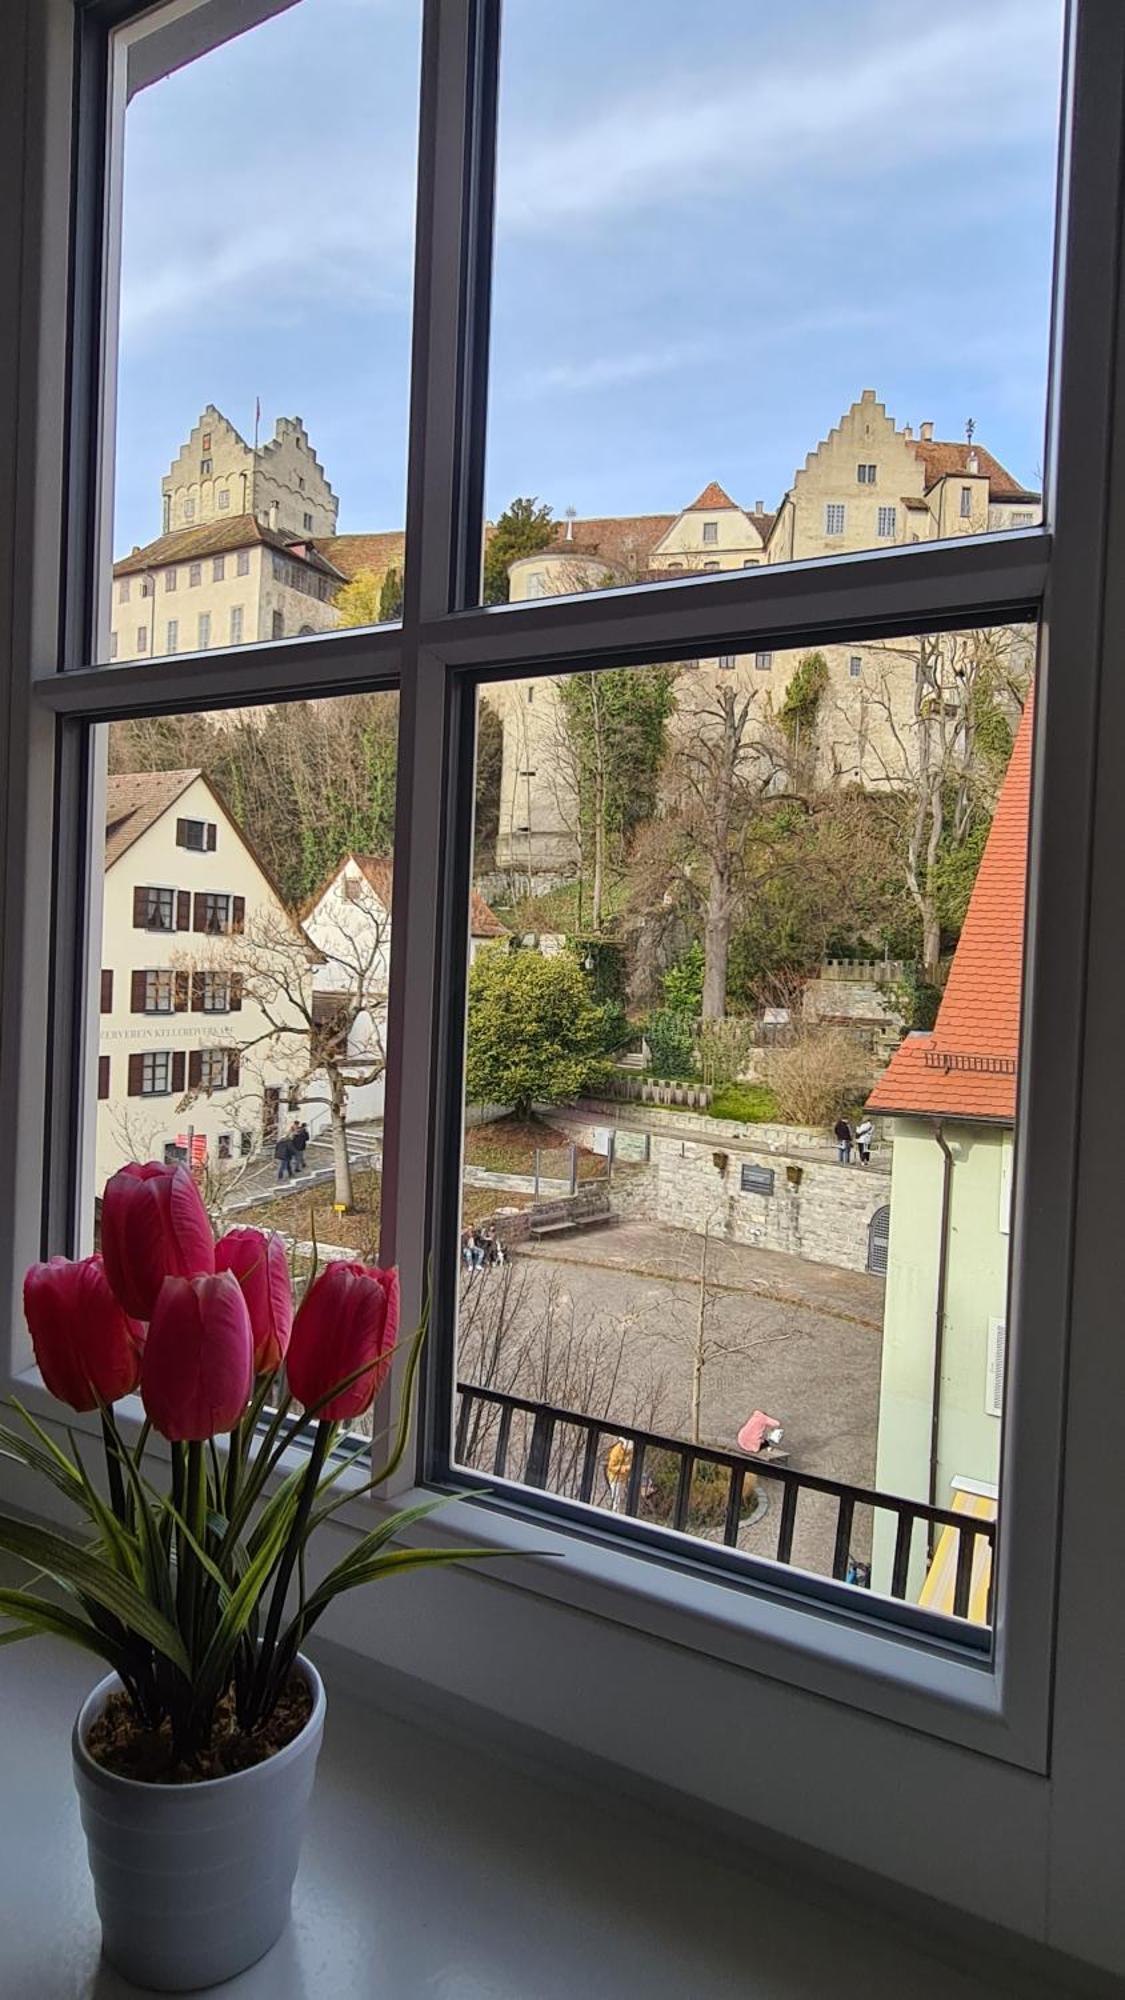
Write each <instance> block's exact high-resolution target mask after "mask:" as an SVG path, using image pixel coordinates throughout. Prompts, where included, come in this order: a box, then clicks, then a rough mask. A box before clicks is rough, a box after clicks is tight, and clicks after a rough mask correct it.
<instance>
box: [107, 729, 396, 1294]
mask: <svg viewBox="0 0 1125 2000" xmlns="http://www.w3.org/2000/svg"><path fill="white" fill-rule="evenodd" d="M397 734H398V712H397V698H396V697H395V696H394V695H391V694H369V695H362V696H349V697H346V698H340V699H337V700H332V701H321V702H309V703H304V702H301V703H294V704H293V705H291V706H288V707H276V708H271V709H257V710H253V711H250V712H249V713H248V712H246V711H241V712H239V711H229V712H226V713H218V714H215V715H205V716H199V715H190V716H186V715H185V716H175V715H173V716H162V717H160V718H158V719H152V720H147V721H136V722H129V723H121V724H113V725H111V726H110V727H109V728H108V730H106V729H102V730H101V731H100V732H99V738H98V746H97V754H98V755H99V756H103V757H105V758H106V759H107V760H108V767H109V771H108V777H107V780H106V784H107V802H106V844H105V877H104V902H103V921H102V935H101V942H100V945H99V946H98V950H99V951H100V954H101V956H100V959H99V966H100V969H101V981H100V997H101V999H102V1001H103V1011H101V1012H100V1013H99V1015H98V1017H97V1035H98V1040H97V1052H98V1057H99V1064H100V1077H99V1082H100V1091H99V1101H98V1103H97V1110H96V1124H95V1121H94V1119H93V1118H92V1119H91V1128H92V1129H96V1134H97V1138H96V1160H94V1161H92V1162H90V1163H89V1171H90V1177H91V1181H92V1185H93V1187H94V1189H95V1190H96V1193H97V1194H98V1195H100V1193H101V1190H102V1188H103V1186H104V1184H105V1181H106V1180H107V1178H108V1177H109V1175H110V1174H112V1173H114V1172H115V1171H116V1170H117V1169H118V1168H119V1167H121V1166H123V1165H124V1164H125V1163H126V1161H128V1160H131V1159H136V1160H148V1159H154V1160H162V1159H165V1158H167V1159H179V1158H182V1159H184V1160H185V1161H187V1160H189V1159H190V1161H191V1163H192V1167H193V1170H194V1171H195V1173H196V1175H197V1178H198V1180H199V1185H200V1187H201V1190H202V1192H203V1194H204V1197H205V1199H206V1201H207V1204H208V1207H209V1208H210V1210H211V1212H212V1215H213V1217H214V1219H215V1222H216V1225H217V1226H219V1227H225V1226H230V1225H231V1224H232V1223H235V1222H237V1223H239V1224H259V1225H260V1226H261V1227H262V1228H268V1229H277V1230H280V1231H281V1232H282V1233H283V1234H284V1236H285V1237H286V1239H287V1241H288V1242H289V1244H290V1247H291V1250H292V1255H293V1260H294V1265H295V1268H296V1270H297V1271H298V1273H299V1274H300V1273H304V1272H306V1271H307V1270H308V1269H309V1266H310V1263H311V1255H312V1252H311V1244H312V1239H313V1237H314V1235H315V1238H316V1241H317V1243H318V1246H319V1255H320V1258H321V1261H322V1262H323V1261H324V1260H325V1259H328V1260H331V1259H333V1258H339V1257H361V1258H363V1259H364V1260H368V1261H373V1260H374V1259H375V1256H376V1252H377V1248H378V1241H379V1214H380V1191H381V1163H382V1122H383V1088H384V1083H383V1075H384V1065H385V1058H386V1001H387V984H388V979H389V972H390V953H391V898H392V885H393V864H392V859H391V852H392V849H391V842H392V831H393V823H394V792H395V756H396V748H397ZM236 801H237V805H236V804H235V802H236ZM199 835H202V836H203V837H202V838H199ZM310 939H311V941H312V943H313V944H314V945H315V947H316V951H317V956H316V958H315V961H314V960H313V959H312V957H311V955H310V949H309V941H310ZM105 1003H108V1004H105ZM93 1089H94V1078H93V1076H92V1075H91V1077H90V1079H89V1090H90V1092H91V1096H92V1093H93ZM279 1147H280V1149H281V1150H280V1152H279V1151H278V1148H279Z"/></svg>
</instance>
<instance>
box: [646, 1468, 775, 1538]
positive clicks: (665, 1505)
mask: <svg viewBox="0 0 1125 2000" xmlns="http://www.w3.org/2000/svg"><path fill="white" fill-rule="evenodd" d="M644 1475H645V1496H644V1500H643V1503H642V1506H641V1514H642V1517H647V1518H648V1519H650V1520H655V1521H661V1522H664V1523H665V1524H666V1525H667V1526H671V1522H672V1513H673V1510H674V1508H675V1505H676V1488H677V1486H678V1484H679V1478H680V1461H679V1459H678V1457H677V1456H676V1454H675V1453H674V1452H670V1451H647V1452H646V1453H645V1466H644ZM756 1487H757V1481H756V1479H755V1476H754V1474H753V1472H751V1471H750V1470H749V1469H747V1471H746V1474H745V1476H744V1478H743V1482H742V1502H741V1505H740V1507H739V1510H738V1512H739V1520H740V1521H745V1519H746V1518H747V1516H748V1515H749V1514H752V1513H753V1511H754V1508H755V1506H756V1505H757V1491H756ZM729 1496H730V1473H729V1472H728V1471H727V1469H726V1466H725V1465H710V1464H708V1462H707V1461H706V1460H703V1461H702V1462H700V1461H698V1460H697V1462H696V1464H695V1465H694V1466H693V1467H692V1473H691V1491H690V1495H689V1498H688V1514H687V1520H686V1521H685V1522H684V1527H683V1532H684V1533H686V1534H690V1535H707V1534H709V1533H713V1532H714V1531H715V1530H716V1529H718V1530H719V1531H720V1533H721V1531H722V1529H723V1527H724V1525H725V1523H726V1518H727V1501H728V1499H729Z"/></svg>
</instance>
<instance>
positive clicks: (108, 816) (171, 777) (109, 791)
mask: <svg viewBox="0 0 1125 2000" xmlns="http://www.w3.org/2000/svg"><path fill="white" fill-rule="evenodd" d="M202 776H203V773H202V771H201V770H199V769H198V768H196V769H195V770H192V771H112V772H111V773H110V775H109V777H108V778H107V779H106V784H105V865H106V867H107V868H112V867H113V864H114V862H115V861H120V859H121V856H122V855H123V854H124V853H126V852H127V850H128V849H129V848H130V847H132V845H133V842H134V841H135V840H139V839H140V837H141V835H142V833H147V832H148V829H149V827H150V826H155V824H156V822H157V820H158V819H159V818H160V816H161V814H162V813H166V812H167V810H168V808H169V806H171V805H174V804H175V802H176V800H177V799H178V798H179V797H180V796H181V794H182V793H184V792H186V791H187V788H188V786H189V785H194V783H195V781H196V779H197V778H201V777H202Z"/></svg>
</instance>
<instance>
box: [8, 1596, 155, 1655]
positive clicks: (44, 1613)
mask: <svg viewBox="0 0 1125 2000" xmlns="http://www.w3.org/2000/svg"><path fill="white" fill-rule="evenodd" d="M0 1612H2V1613H3V1614H4V1616H5V1617H7V1618H18V1619H19V1621H20V1624H21V1625H22V1626H24V1627H25V1628H26V1629H25V1630H23V1631H17V1632H0V1646H10V1645H13V1644H14V1643H15V1641H16V1640H17V1639H31V1638H37V1637H40V1636H41V1635H42V1634H44V1633H48V1634H50V1635H51V1636H52V1637H54V1638H57V1639H67V1640H69V1641H70V1644H71V1645H72V1646H81V1647H82V1648H83V1650H84V1651H85V1652H87V1653H96V1654H97V1655H98V1657H99V1658H100V1659H103V1660H106V1661H107V1662H108V1663H109V1665H110V1666H111V1667H112V1668H113V1669H114V1671H115V1672H116V1673H120V1672H121V1669H122V1667H126V1668H127V1664H128V1663H127V1659H126V1654H125V1650H124V1647H121V1646H115V1645H114V1643H113V1641H112V1640H111V1639H108V1638H106V1637H105V1636H104V1635H103V1634H101V1633H99V1632H96V1631H95V1630H94V1628H93V1626H92V1625H87V1624H86V1622H85V1620H84V1619H82V1618H76V1617H75V1616H74V1613H73V1612H71V1611H64V1610H63V1609H62V1608H61V1607H60V1606H59V1605H57V1604H48V1603H47V1601H46V1600H45V1599H44V1598H42V1597H34V1596H33V1595H32V1593H31V1592H30V1591H27V1590H0Z"/></svg>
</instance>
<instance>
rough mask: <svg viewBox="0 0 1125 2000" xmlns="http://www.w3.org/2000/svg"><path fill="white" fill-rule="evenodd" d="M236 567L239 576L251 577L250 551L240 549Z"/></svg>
mask: <svg viewBox="0 0 1125 2000" xmlns="http://www.w3.org/2000/svg"><path fill="white" fill-rule="evenodd" d="M234 566H235V569H236V571H237V572H238V575H239V576H249V574H250V551H249V549H239V551H238V556H237V558H236V561H235V565H234Z"/></svg>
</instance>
